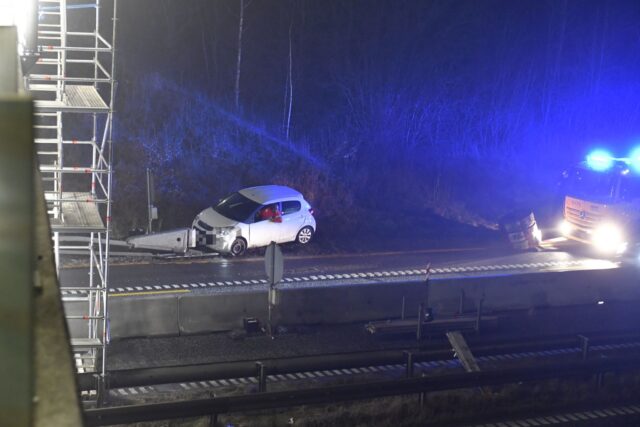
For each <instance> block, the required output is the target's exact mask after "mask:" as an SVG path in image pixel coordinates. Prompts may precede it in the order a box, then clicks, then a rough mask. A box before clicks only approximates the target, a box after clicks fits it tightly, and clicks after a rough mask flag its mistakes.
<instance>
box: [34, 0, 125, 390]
mask: <svg viewBox="0 0 640 427" xmlns="http://www.w3.org/2000/svg"><path fill="white" fill-rule="evenodd" d="M116 12H117V0H110V1H108V2H106V1H104V0H103V1H101V0H93V1H92V0H81V2H80V1H73V0H38V59H37V61H36V63H35V64H34V65H33V66H32V67H31V68H30V69H29V70H28V74H27V76H26V82H27V87H28V89H29V91H30V92H31V94H32V96H33V98H34V100H35V120H36V124H35V143H36V149H37V158H38V161H39V168H40V172H41V176H42V179H43V188H44V193H45V198H46V201H47V209H48V214H49V220H50V224H51V231H52V239H53V247H54V256H55V262H56V268H57V270H58V273H59V271H60V262H61V256H62V255H64V254H65V253H66V252H69V251H73V252H74V253H78V252H81V253H82V254H84V255H86V256H87V257H88V262H89V274H88V277H87V281H86V283H85V284H83V285H82V286H81V287H68V286H65V283H63V282H62V281H61V283H60V284H61V290H63V291H65V290H67V291H73V294H72V295H73V296H69V292H64V293H63V294H64V296H63V301H65V303H66V304H65V306H66V307H68V305H69V304H74V306H76V307H77V306H79V305H80V306H81V307H82V309H81V310H80V311H81V313H79V314H76V313H73V314H72V313H70V311H69V310H68V309H67V314H66V318H67V323H68V325H69V328H70V331H71V335H72V339H71V345H72V347H73V351H74V354H75V355H76V365H77V367H78V370H80V371H83V372H95V373H96V374H98V378H100V379H101V380H104V376H105V372H106V345H107V341H108V330H109V329H108V293H107V289H108V280H109V238H110V228H111V188H112V183H113V179H112V178H113V175H112V165H111V159H112V140H111V137H112V125H113V101H114V90H115V85H114V70H115V60H114V47H115V38H116V15H117V14H116ZM68 242H81V243H75V244H73V245H71V244H69V243H68ZM102 383H103V382H102Z"/></svg>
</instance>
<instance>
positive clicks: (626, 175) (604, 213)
mask: <svg viewBox="0 0 640 427" xmlns="http://www.w3.org/2000/svg"><path fill="white" fill-rule="evenodd" d="M563 178H564V179H563V194H564V207H563V216H564V219H563V221H562V222H561V223H560V225H559V231H560V232H561V234H562V235H563V236H565V237H567V238H569V239H572V240H577V241H580V242H583V243H586V244H589V245H593V246H594V247H595V248H596V249H598V250H599V251H601V252H604V253H607V254H616V255H619V254H622V253H624V252H625V251H626V250H627V249H628V248H629V246H630V245H632V244H636V243H638V242H639V241H638V238H639V237H640V233H639V231H640V227H639V226H640V148H638V149H636V150H634V151H633V152H632V153H631V155H630V156H629V157H614V156H613V155H612V154H610V153H609V152H608V151H605V150H595V151H593V152H591V153H590V154H589V155H588V156H587V158H586V160H585V161H584V162H581V163H580V164H579V165H577V166H575V167H573V168H572V169H570V170H568V171H565V172H564V174H563Z"/></svg>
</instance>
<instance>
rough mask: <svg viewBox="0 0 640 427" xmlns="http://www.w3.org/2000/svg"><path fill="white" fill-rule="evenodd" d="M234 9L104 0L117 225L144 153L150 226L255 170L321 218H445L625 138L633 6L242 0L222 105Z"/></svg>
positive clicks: (533, 0)
mask: <svg viewBox="0 0 640 427" xmlns="http://www.w3.org/2000/svg"><path fill="white" fill-rule="evenodd" d="M240 5H241V2H240V0H224V1H213V0H206V1H204V0H200V1H196V0H191V1H188V2H183V1H168V0H136V1H121V2H119V18H120V20H119V27H118V29H119V37H118V43H119V50H118V54H117V55H118V56H117V60H118V75H117V78H118V80H119V85H118V92H117V109H118V111H117V114H118V115H117V118H116V120H117V122H116V137H117V142H118V149H117V150H118V151H117V155H116V157H117V158H116V161H117V168H118V174H117V180H118V185H119V187H116V188H117V190H116V198H117V200H119V201H120V204H121V207H120V208H121V209H124V210H125V212H126V216H127V217H128V218H130V222H131V224H126V226H131V225H134V223H136V222H142V223H144V213H145V210H144V207H142V205H140V203H141V202H140V200H138V199H140V197H139V196H140V195H142V194H144V178H143V175H144V168H145V167H149V168H151V169H152V170H153V171H154V174H155V175H156V182H157V186H158V188H157V190H158V194H159V204H160V205H161V215H162V213H164V216H165V218H166V219H165V221H166V222H165V223H166V224H167V225H171V224H176V225H184V223H186V222H187V221H188V220H189V218H192V217H193V214H194V213H196V212H197V211H199V210H200V209H202V208H203V207H205V206H208V205H210V204H211V203H212V201H213V200H215V199H217V198H218V197H220V196H222V195H224V194H225V193H228V192H230V191H234V190H237V189H238V188H241V187H244V186H248V185H257V184H266V183H279V184H286V185H291V186H294V187H296V188H298V189H299V190H301V191H302V192H303V193H305V194H306V195H307V196H308V198H310V199H311V200H313V201H314V203H315V204H319V205H321V206H322V207H323V209H320V210H319V211H320V212H321V215H327V216H340V215H343V212H344V211H345V210H349V209H367V208H371V207H374V208H375V207H381V206H387V205H388V204H389V201H390V200H393V205H394V206H395V207H397V208H398V209H407V210H408V209H433V210H436V211H438V212H444V213H446V211H447V208H446V207H447V206H451V205H460V204H462V205H464V206H468V209H476V208H474V206H482V200H483V198H485V199H486V198H489V197H491V198H494V199H495V200H502V199H504V200H509V198H510V197H513V194H518V193H519V192H521V190H519V187H518V185H519V184H518V183H520V182H522V181H524V182H527V185H530V186H531V188H537V189H540V191H544V189H545V188H548V187H549V185H551V184H550V183H552V182H553V181H554V179H556V177H557V175H558V174H559V173H560V172H561V170H562V168H563V167H566V165H568V164H571V163H573V162H577V161H579V160H580V159H582V158H583V157H584V155H585V153H586V152H587V151H588V150H589V149H590V148H591V147H595V146H607V147H609V148H610V149H611V150H612V151H614V152H615V154H617V155H620V156H623V155H626V154H627V151H628V150H630V148H631V147H632V146H633V144H634V143H635V142H640V138H639V137H640V126H639V125H640V78H639V77H638V76H640V26H639V25H638V22H640V2H638V1H623V0H615V1H585V0H565V1H562V0H549V1H544V0H530V1H512V0H504V1H502V0H500V1H498V0H491V1H489V0H469V1H462V0H457V1H451V0H447V1H426V0H418V1H379V0H371V1H344V0H335V1H329V0H327V1H308V0H307V1H304V0H299V1H283V0H273V1H266V0H253V1H247V0H245V1H244V13H243V31H242V57H241V65H240V79H239V97H238V103H237V104H236V100H235V94H236V77H237V72H238V68H237V61H238V45H239V43H238V34H239V28H238V25H239V20H240V19H239V18H240ZM138 205H140V206H138ZM485 205H486V203H485ZM484 208H486V206H484ZM485 210H486V212H480V214H482V215H492V214H498V213H499V212H498V210H499V209H497V208H496V209H493V210H491V209H485ZM123 226H124V225H123Z"/></svg>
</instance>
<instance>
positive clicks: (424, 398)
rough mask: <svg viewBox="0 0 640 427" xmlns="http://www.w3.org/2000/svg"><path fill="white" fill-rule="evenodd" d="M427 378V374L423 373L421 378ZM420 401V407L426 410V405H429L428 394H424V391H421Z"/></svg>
mask: <svg viewBox="0 0 640 427" xmlns="http://www.w3.org/2000/svg"><path fill="white" fill-rule="evenodd" d="M426 376H427V374H425V373H424V372H422V373H421V374H420V377H421V378H424V377H426ZM418 400H419V402H420V407H421V408H424V406H425V404H426V403H427V393H426V392H424V391H421V392H420V396H419V399H418Z"/></svg>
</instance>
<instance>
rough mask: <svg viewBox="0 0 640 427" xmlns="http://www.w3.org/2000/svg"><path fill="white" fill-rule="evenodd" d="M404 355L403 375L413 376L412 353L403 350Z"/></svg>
mask: <svg viewBox="0 0 640 427" xmlns="http://www.w3.org/2000/svg"><path fill="white" fill-rule="evenodd" d="M404 357H405V377H406V378H411V377H412V376H413V353H412V352H410V351H405V352H404Z"/></svg>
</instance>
